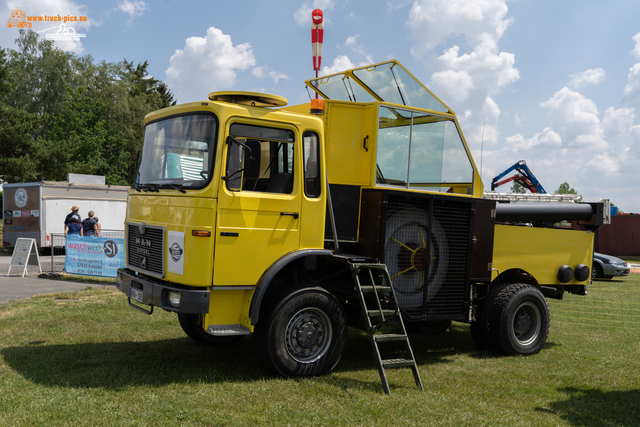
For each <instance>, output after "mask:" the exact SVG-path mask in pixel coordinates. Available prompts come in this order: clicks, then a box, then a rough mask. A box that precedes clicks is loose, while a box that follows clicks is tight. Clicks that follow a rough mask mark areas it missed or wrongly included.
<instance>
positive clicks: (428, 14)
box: [408, 0, 511, 57]
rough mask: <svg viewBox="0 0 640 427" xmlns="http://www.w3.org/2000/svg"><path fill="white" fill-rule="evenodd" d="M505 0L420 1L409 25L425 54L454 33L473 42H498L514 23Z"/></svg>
mask: <svg viewBox="0 0 640 427" xmlns="http://www.w3.org/2000/svg"><path fill="white" fill-rule="evenodd" d="M507 11H508V8H507V5H506V2H505V1H504V0H482V1H478V0H451V1H446V2H444V1H441V0H416V1H414V2H413V6H412V7H411V11H410V12H409V21H408V24H409V28H410V29H411V31H412V33H413V38H414V39H415V40H416V43H415V44H414V45H413V47H412V48H411V52H412V53H413V55H414V56H417V57H421V56H423V55H424V54H426V53H428V52H430V51H431V50H432V49H433V48H435V47H436V46H437V45H438V44H440V43H442V42H444V41H446V40H447V39H448V38H449V37H451V36H464V38H465V39H466V41H467V43H469V45H471V46H472V47H473V46H477V45H482V44H484V43H486V41H487V40H488V39H489V40H493V41H497V40H498V39H500V37H502V35H503V34H504V32H505V31H506V29H507V28H508V27H509V25H511V19H506V15H507Z"/></svg>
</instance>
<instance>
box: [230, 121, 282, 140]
mask: <svg viewBox="0 0 640 427" xmlns="http://www.w3.org/2000/svg"><path fill="white" fill-rule="evenodd" d="M231 135H234V136H246V137H248V138H258V139H270V140H272V141H284V142H293V141H294V140H295V135H294V134H293V131H291V130H287V129H277V128H270V127H266V126H255V125H245V124H241V123H234V124H233V125H231Z"/></svg>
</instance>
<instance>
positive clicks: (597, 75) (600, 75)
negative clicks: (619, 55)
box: [569, 68, 605, 89]
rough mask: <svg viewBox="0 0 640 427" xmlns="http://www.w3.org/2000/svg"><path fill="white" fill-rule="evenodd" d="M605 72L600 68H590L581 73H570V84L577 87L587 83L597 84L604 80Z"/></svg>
mask: <svg viewBox="0 0 640 427" xmlns="http://www.w3.org/2000/svg"><path fill="white" fill-rule="evenodd" d="M604 75H605V72H604V70H603V69H602V68H590V69H588V70H586V71H583V72H581V73H576V74H571V82H570V83H569V85H570V86H573V87H574V88H576V89H579V88H581V87H583V86H585V85H587V84H598V83H600V82H602V81H604Z"/></svg>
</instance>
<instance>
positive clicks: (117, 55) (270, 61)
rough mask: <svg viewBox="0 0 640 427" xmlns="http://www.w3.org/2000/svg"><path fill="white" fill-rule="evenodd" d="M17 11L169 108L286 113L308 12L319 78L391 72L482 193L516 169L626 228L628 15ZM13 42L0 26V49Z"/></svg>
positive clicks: (634, 198) (599, 11)
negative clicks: (610, 206)
mask: <svg viewBox="0 0 640 427" xmlns="http://www.w3.org/2000/svg"><path fill="white" fill-rule="evenodd" d="M16 7H21V8H22V9H24V10H25V11H26V13H27V14H28V15H45V14H46V15H61V16H64V15H74V16H86V17H87V22H78V23H77V24H75V25H71V24H68V25H69V26H73V27H74V28H75V30H76V33H80V34H85V35H86V36H85V37H83V38H81V39H80V40H79V41H58V42H56V43H58V46H59V47H60V48H62V49H65V50H70V51H73V52H75V53H78V54H82V55H86V54H89V55H91V56H93V58H94V59H95V60H97V61H102V60H104V61H109V62H115V61H121V60H122V59H123V58H126V59H127V60H128V61H133V62H134V63H138V62H144V61H149V64H150V65H149V70H150V73H151V74H152V75H153V76H154V77H155V78H157V79H160V80H163V81H165V82H166V83H167V84H168V85H169V88H170V89H171V90H172V92H173V93H174V95H175V96H176V98H177V100H178V102H188V101H194V100H201V99H206V98H207V95H208V93H209V92H211V91H214V90H231V89H237V90H250V91H262V92H267V93H273V94H277V95H280V96H284V97H285V98H287V99H288V100H289V103H290V104H298V103H302V102H307V100H308V97H307V93H306V90H305V89H304V80H307V79H309V78H311V77H314V75H315V74H314V72H313V70H312V59H311V45H310V25H311V11H312V10H313V9H314V8H320V9H322V10H323V12H324V15H325V40H324V50H323V60H322V64H323V70H322V72H321V74H328V73H332V72H337V71H341V70H344V69H346V68H350V67H353V66H360V65H366V64H369V63H373V62H381V61H384V60H387V59H391V58H395V59H398V60H399V61H400V62H401V63H402V64H403V65H404V66H405V67H407V68H408V69H409V70H410V71H411V72H412V73H413V74H414V75H415V76H416V77H417V78H418V79H420V80H421V81H422V82H423V83H424V84H425V85H426V86H427V87H429V88H430V89H431V90H432V91H433V92H434V93H435V94H436V95H437V96H438V97H440V98H441V99H442V100H443V101H444V102H445V103H446V104H447V105H449V107H451V108H452V109H453V110H454V111H455V112H456V113H457V115H458V118H459V120H460V122H461V125H462V130H463V132H464V134H465V137H466V139H467V142H468V144H469V146H470V148H471V150H472V152H473V155H474V158H475V160H476V164H477V165H478V167H480V165H481V164H482V177H483V180H484V182H485V187H486V188H489V187H490V182H491V179H492V177H493V176H495V175H497V174H498V173H500V172H501V171H503V170H504V169H506V168H507V167H509V166H510V165H512V164H513V163H515V162H516V161H518V160H520V159H524V160H526V161H527V164H528V165H529V167H530V168H531V169H532V171H533V172H534V173H535V175H536V176H537V178H538V179H539V180H540V181H541V183H542V185H543V186H544V187H545V188H546V190H547V191H548V192H553V191H554V190H555V189H557V188H558V186H559V185H560V184H561V183H563V182H565V181H566V182H568V183H569V184H570V185H571V186H572V187H574V188H575V189H576V190H578V192H579V193H580V194H582V195H583V196H584V198H585V200H587V201H597V200H598V199H600V198H610V199H611V200H612V202H614V203H615V204H616V205H617V206H619V207H620V208H621V209H622V210H624V211H625V212H639V213H640V191H639V190H640V185H639V183H640V118H638V117H637V112H636V109H638V108H639V107H640V20H638V16H640V0H635V1H624V0H619V1H616V2H608V3H603V2H596V1H591V0H583V1H556V2H541V1H533V0H514V1H504V0H451V1H442V0H414V1H410V0H409V1H407V0H388V1H375V0H343V1H341V2H338V1H335V0H316V1H288V0H282V1H276V0H274V1H258V0H236V1H228V0H227V1H223V0H206V1H205V0H202V1H171V0H165V1H157V2H151V1H141V0H137V1H134V0H117V1H113V2H109V1H101V2H97V1H96V2H94V1H86V2H81V1H75V2H74V1H70V0H43V1H36V0H24V1H8V2H5V4H4V8H3V9H0V14H2V16H5V17H6V18H5V19H8V18H9V16H10V14H11V10H13V9H14V8H16ZM53 24H55V25H53ZM57 25H58V24H57V23H50V22H38V23H34V24H33V27H32V29H33V30H35V31H40V34H41V35H42V36H43V37H44V36H46V34H47V33H53V32H56V30H57ZM16 36H17V30H16V29H15V28H7V26H6V25H5V26H2V30H0V46H2V47H3V48H6V47H11V48H13V47H14V39H15V38H16ZM483 129H484V132H483ZM481 159H482V161H481ZM502 188H503V189H504V191H506V190H508V189H507V188H505V187H502Z"/></svg>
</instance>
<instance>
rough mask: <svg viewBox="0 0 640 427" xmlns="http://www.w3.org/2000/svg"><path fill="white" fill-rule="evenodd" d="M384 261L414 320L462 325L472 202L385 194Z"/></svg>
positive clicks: (467, 282) (398, 295) (397, 293)
mask: <svg viewBox="0 0 640 427" xmlns="http://www.w3.org/2000/svg"><path fill="white" fill-rule="evenodd" d="M385 199H386V204H385V209H384V210H385V213H384V215H383V218H384V219H385V221H383V224H382V227H381V240H382V242H383V243H382V245H381V250H382V254H381V255H382V256H381V258H382V260H383V262H384V263H385V264H386V265H387V268H388V269H389V274H390V275H391V281H392V283H393V286H394V289H395V291H396V296H397V298H398V303H399V305H400V307H401V309H402V310H403V312H404V313H405V315H406V316H408V317H409V319H410V320H415V321H417V320H430V319H434V318H438V317H441V318H453V319H464V318H465V313H466V311H468V310H467V309H468V300H469V297H468V295H469V291H468V289H469V273H468V272H469V260H470V252H469V251H470V230H471V220H472V218H471V208H472V202H471V201H468V200H466V199H454V198H451V197H437V196H431V195H428V196H427V195H424V196H417V195H416V196H413V195H411V196H410V195H407V194H406V193H405V194H399V193H393V194H387V197H385Z"/></svg>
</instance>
